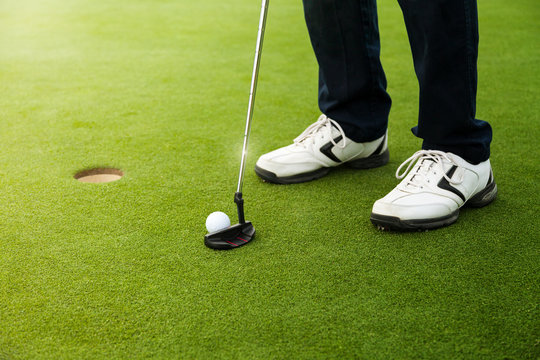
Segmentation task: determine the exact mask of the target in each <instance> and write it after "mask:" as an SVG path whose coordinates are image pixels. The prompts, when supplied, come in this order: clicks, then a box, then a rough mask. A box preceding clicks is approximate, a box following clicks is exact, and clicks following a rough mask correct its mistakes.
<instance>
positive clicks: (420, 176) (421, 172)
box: [396, 150, 463, 187]
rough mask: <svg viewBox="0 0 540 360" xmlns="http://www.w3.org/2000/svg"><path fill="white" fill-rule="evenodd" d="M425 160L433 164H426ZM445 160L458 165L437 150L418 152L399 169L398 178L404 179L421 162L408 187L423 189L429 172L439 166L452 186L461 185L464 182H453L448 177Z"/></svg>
mask: <svg viewBox="0 0 540 360" xmlns="http://www.w3.org/2000/svg"><path fill="white" fill-rule="evenodd" d="M425 160H431V162H426V161H425ZM443 160H446V161H448V162H450V163H451V164H453V165H458V164H456V163H455V162H454V161H453V160H452V159H450V158H449V157H448V155H447V154H446V153H445V152H443V151H437V150H420V151H417V152H415V153H414V154H413V155H412V156H411V157H410V158H408V159H407V160H405V161H404V162H403V163H402V164H401V165H400V166H399V167H398V169H397V171H396V178H398V179H403V178H404V177H405V176H406V175H407V174H408V173H409V171H410V170H411V168H412V167H413V166H414V165H415V164H417V163H419V162H420V166H419V167H418V168H417V170H416V173H415V174H414V176H413V177H411V179H410V180H409V182H408V183H407V184H406V185H412V186H415V187H422V186H423V183H424V180H425V179H426V177H427V174H428V172H429V171H430V170H431V168H432V167H433V166H437V167H438V168H439V170H440V171H441V173H442V175H443V177H444V178H445V179H446V180H447V181H448V182H449V183H450V184H453V185H459V184H461V183H462V182H463V180H452V179H451V178H450V177H448V175H446V171H445V170H444V166H443ZM407 164H408V166H407V169H405V171H404V172H403V173H401V174H400V171H401V169H403V167H404V166H405V165H407ZM424 164H425V165H424Z"/></svg>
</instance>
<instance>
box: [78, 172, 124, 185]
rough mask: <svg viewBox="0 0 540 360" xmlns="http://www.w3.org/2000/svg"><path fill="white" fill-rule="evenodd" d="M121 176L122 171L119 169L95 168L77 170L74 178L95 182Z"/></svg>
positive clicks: (106, 181) (114, 179)
mask: <svg viewBox="0 0 540 360" xmlns="http://www.w3.org/2000/svg"><path fill="white" fill-rule="evenodd" d="M122 176H124V173H123V172H122V170H119V169H113V168H97V169H88V170H83V171H81V172H78V173H77V174H75V176H74V178H75V179H76V180H78V181H80V182H84V183H93V184H97V183H108V182H111V181H116V180H120V179H121V178H122Z"/></svg>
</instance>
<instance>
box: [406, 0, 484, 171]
mask: <svg viewBox="0 0 540 360" xmlns="http://www.w3.org/2000/svg"><path fill="white" fill-rule="evenodd" d="M399 4H400V6H401V8H402V10H403V15H404V18H405V24H406V26H407V31H408V34H409V41H410V44H411V49H412V53H413V58H414V67H415V70H416V75H417V77H418V81H419V84H420V112H419V119H418V126H417V127H415V128H413V129H412V130H413V133H414V134H415V135H416V136H418V137H420V138H422V139H424V142H423V148H424V149H432V150H442V151H446V152H452V153H454V154H457V155H459V156H461V157H462V158H464V159H465V160H467V161H469V162H471V163H473V164H478V163H480V162H482V161H484V160H487V159H488V158H489V145H490V142H491V136H492V133H491V127H490V125H489V124H488V123H487V122H485V121H481V120H476V119H475V115H476V84H477V72H476V62H477V56H478V15H477V5H476V0H399Z"/></svg>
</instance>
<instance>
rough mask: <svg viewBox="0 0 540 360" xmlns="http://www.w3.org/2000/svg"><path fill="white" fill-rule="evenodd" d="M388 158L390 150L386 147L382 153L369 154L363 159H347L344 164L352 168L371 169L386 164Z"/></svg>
mask: <svg viewBox="0 0 540 360" xmlns="http://www.w3.org/2000/svg"><path fill="white" fill-rule="evenodd" d="M389 160H390V152H389V151H388V149H386V150H385V151H384V152H383V153H382V154H378V155H371V156H369V157H367V158H364V159H357V160H352V161H347V162H346V163H345V165H347V166H348V167H351V168H353V169H371V168H376V167H379V166H383V165H386V164H387V163H388V161H389Z"/></svg>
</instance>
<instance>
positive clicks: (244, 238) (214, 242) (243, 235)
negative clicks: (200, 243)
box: [204, 221, 255, 250]
mask: <svg viewBox="0 0 540 360" xmlns="http://www.w3.org/2000/svg"><path fill="white" fill-rule="evenodd" d="M254 237H255V228H254V227H253V224H252V223H251V222H250V221H246V222H245V223H243V224H235V225H232V226H230V227H228V228H226V229H223V230H219V231H216V232H213V233H210V234H206V235H205V236H204V245H206V246H208V247H209V248H211V249H216V250H230V249H236V248H237V247H240V246H243V245H246V244H247V243H249V242H250V241H251V240H253V238H254Z"/></svg>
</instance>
